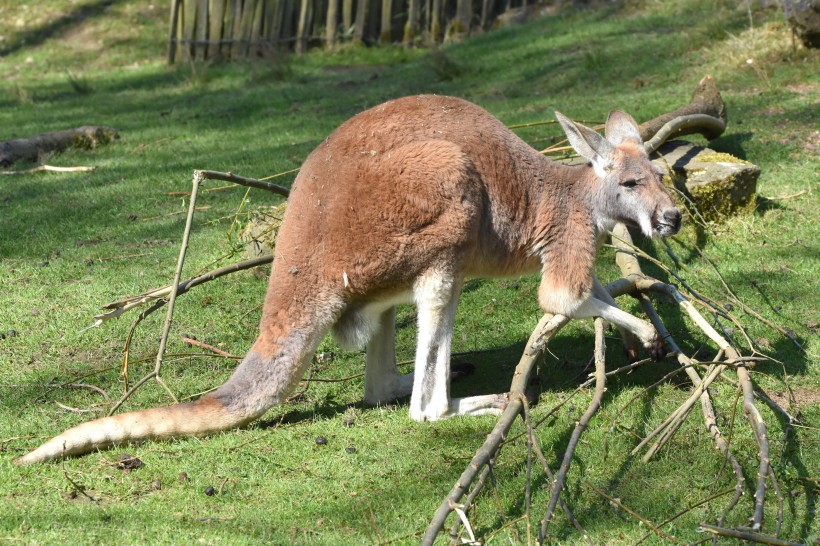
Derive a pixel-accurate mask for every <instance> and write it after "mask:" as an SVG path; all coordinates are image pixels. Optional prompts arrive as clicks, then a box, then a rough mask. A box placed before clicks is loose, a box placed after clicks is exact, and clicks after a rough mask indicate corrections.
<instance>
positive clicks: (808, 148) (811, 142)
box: [803, 131, 820, 155]
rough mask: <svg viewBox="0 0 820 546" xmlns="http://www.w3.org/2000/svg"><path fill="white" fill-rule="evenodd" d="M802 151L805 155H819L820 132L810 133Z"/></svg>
mask: <svg viewBox="0 0 820 546" xmlns="http://www.w3.org/2000/svg"><path fill="white" fill-rule="evenodd" d="M803 150H804V151H805V152H806V153H809V154H812V155H815V154H820V131H812V132H811V133H809V135H808V137H807V138H806V142H804V143H803Z"/></svg>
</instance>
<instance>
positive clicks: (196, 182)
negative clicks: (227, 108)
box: [109, 171, 204, 415]
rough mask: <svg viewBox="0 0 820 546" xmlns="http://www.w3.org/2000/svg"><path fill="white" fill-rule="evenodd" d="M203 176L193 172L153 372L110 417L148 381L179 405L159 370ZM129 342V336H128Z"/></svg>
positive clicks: (119, 402) (123, 397)
mask: <svg viewBox="0 0 820 546" xmlns="http://www.w3.org/2000/svg"><path fill="white" fill-rule="evenodd" d="M203 179H204V178H203V176H202V174H201V172H200V171H195V172H194V176H193V181H192V183H191V184H192V186H191V187H192V189H191V200H190V202H189V206H188V216H187V218H186V220H185V230H184V231H183V233H182V244H181V245H180V249H179V258H178V259H177V267H176V270H175V271H174V282H173V284H172V285H171V287H172V288H171V293H170V295H169V298H168V313H167V314H166V316H165V323H164V324H163V326H162V336H161V337H160V340H159V348H158V349H157V359H156V364H155V365H154V371H152V372H151V373H149V374H148V375H146V376H145V377H143V378H142V379H141V380H139V381H138V382H137V384H136V385H134V387H133V388H131V389H129V390H128V391H126V393H125V394H124V395H123V396H122V398H120V399H119V400H118V401H117V402H116V403H115V404H114V405H113V406H112V407H111V410H110V411H109V415H112V414H113V413H114V412H115V411H117V409H118V408H119V407H120V406H121V405H122V404H123V403H124V402H125V401H126V400H128V398H129V397H130V396H131V395H132V394H133V393H134V392H135V391H136V390H137V389H139V387H141V386H142V385H143V384H144V383H145V382H146V381H148V380H149V379H152V378H153V379H155V380H156V381H157V383H159V384H160V385H162V387H163V388H164V389H165V390H166V391H167V392H168V394H170V395H171V398H172V399H173V400H174V402H175V403H179V400H178V399H177V397H176V395H175V394H174V393H173V392H172V391H171V389H169V388H168V385H166V384H165V381H163V380H162V378H161V377H160V370H161V368H162V359H163V357H164V356H165V347H166V345H167V343H168V335H169V334H170V332H171V321H172V319H173V316H174V304H175V303H176V299H177V292H178V291H179V279H180V277H181V276H182V266H183V264H184V263H185V254H186V253H187V252H188V240H189V238H190V236H191V226H192V224H193V220H194V211H195V210H196V195H197V191H198V190H199V186H200V184H201V183H202V181H203ZM129 341H130V336H129Z"/></svg>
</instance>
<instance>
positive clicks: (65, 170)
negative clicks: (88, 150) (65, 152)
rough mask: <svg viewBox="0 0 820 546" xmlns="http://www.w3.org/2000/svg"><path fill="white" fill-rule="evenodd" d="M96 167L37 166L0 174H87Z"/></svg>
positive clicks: (0, 172)
mask: <svg viewBox="0 0 820 546" xmlns="http://www.w3.org/2000/svg"><path fill="white" fill-rule="evenodd" d="M94 169H96V167H82V166H81V167H55V166H54V165H37V166H36V167H32V168H30V169H23V170H21V171H0V174H31V173H39V172H51V173H87V172H89V171H93V170H94Z"/></svg>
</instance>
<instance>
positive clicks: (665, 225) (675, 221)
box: [652, 209, 682, 237]
mask: <svg viewBox="0 0 820 546" xmlns="http://www.w3.org/2000/svg"><path fill="white" fill-rule="evenodd" d="M681 221H682V217H681V213H680V211H679V210H678V209H668V210H665V211H663V213H661V214H655V215H654V218H653V219H652V230H653V231H654V232H655V233H657V234H658V235H660V236H661V237H669V236H670V235H674V234H676V233H677V232H678V231H680V227H681Z"/></svg>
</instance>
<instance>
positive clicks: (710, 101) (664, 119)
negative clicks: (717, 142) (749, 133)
mask: <svg viewBox="0 0 820 546" xmlns="http://www.w3.org/2000/svg"><path fill="white" fill-rule="evenodd" d="M693 114H697V115H705V116H708V117H710V118H712V119H716V120H718V121H719V122H722V125H721V124H719V123H714V122H712V121H708V122H707V124H706V125H703V126H698V125H690V124H687V125H685V126H682V127H680V128H679V130H677V131H674V132H673V133H672V134H670V135H669V136H680V135H685V134H691V133H702V134H703V135H704V136H705V137H706V138H707V139H708V140H713V139H715V138H717V137H719V136H720V135H721V134H722V133H723V131H724V130H725V129H726V120H727V112H726V105H725V104H724V102H723V97H721V96H720V91H718V88H717V85H716V84H715V80H714V79H713V78H712V76H706V77H704V78H703V79H702V80H700V82H699V83H698V86H697V87H696V88H695V91H694V92H693V93H692V98H691V99H690V101H689V104H687V105H686V106H684V107H682V108H678V109H677V110H673V111H671V112H668V113H666V114H663V115H660V116H658V117H656V118H655V119H651V120H649V121H647V122H644V123H642V124H641V125H640V126H639V127H638V130H639V131H640V132H641V139H643V141H644V142H646V141H648V140H650V139H652V138H653V137H654V136H655V135H656V134H658V132H659V131H661V129H662V128H663V127H664V126H666V125H667V124H668V123H669V122H670V121H672V120H674V119H676V118H681V117H686V116H691V115H693Z"/></svg>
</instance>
